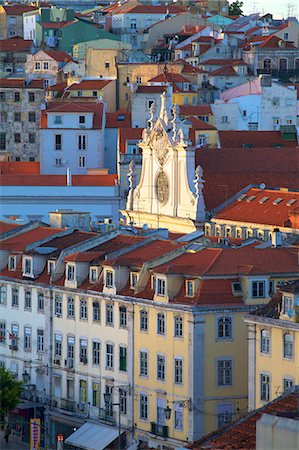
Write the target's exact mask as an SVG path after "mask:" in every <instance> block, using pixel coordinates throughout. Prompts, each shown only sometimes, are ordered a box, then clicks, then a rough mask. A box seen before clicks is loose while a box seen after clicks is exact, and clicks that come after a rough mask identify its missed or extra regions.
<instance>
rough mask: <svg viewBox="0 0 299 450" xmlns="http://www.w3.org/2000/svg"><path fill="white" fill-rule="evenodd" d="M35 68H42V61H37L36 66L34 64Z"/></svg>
mask: <svg viewBox="0 0 299 450" xmlns="http://www.w3.org/2000/svg"><path fill="white" fill-rule="evenodd" d="M34 68H35V70H40V68H41V64H40V61H35V66H34Z"/></svg>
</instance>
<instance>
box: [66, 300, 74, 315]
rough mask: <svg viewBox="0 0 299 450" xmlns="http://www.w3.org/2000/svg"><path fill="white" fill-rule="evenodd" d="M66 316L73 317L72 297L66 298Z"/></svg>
mask: <svg viewBox="0 0 299 450" xmlns="http://www.w3.org/2000/svg"><path fill="white" fill-rule="evenodd" d="M67 317H68V319H74V318H75V300H74V299H73V297H68V299H67Z"/></svg>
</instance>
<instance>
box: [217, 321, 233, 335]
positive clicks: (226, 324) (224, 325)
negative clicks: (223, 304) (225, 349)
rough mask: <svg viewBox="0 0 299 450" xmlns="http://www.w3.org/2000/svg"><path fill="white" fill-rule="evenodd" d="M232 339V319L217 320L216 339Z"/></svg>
mask: <svg viewBox="0 0 299 450" xmlns="http://www.w3.org/2000/svg"><path fill="white" fill-rule="evenodd" d="M231 338H232V319H231V317H220V318H219V319H218V320H217V339H231Z"/></svg>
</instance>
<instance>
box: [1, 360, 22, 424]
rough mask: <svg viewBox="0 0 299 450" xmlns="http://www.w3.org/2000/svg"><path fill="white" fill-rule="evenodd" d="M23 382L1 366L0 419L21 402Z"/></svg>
mask: <svg viewBox="0 0 299 450" xmlns="http://www.w3.org/2000/svg"><path fill="white" fill-rule="evenodd" d="M22 386H23V382H22V381H16V380H15V378H14V376H13V374H12V373H11V372H10V371H9V370H7V369H4V368H3V367H0V420H1V421H3V420H4V418H5V416H6V415H7V414H8V413H9V411H11V410H12V409H13V408H15V407H16V406H17V404H18V403H19V402H20V395H21V391H22Z"/></svg>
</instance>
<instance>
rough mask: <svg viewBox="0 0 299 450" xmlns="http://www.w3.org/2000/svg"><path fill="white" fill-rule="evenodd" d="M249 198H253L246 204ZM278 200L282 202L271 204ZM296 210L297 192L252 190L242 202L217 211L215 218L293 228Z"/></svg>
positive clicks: (297, 205)
mask: <svg viewBox="0 0 299 450" xmlns="http://www.w3.org/2000/svg"><path fill="white" fill-rule="evenodd" d="M298 187H299V186H298ZM251 196H253V197H254V198H253V199H252V200H251V201H250V202H248V201H247V199H249V198H250V197H251ZM278 198H279V199H282V200H281V201H280V202H279V203H278V204H275V203H274V204H273V202H274V201H275V200H276V199H278ZM298 208H299V191H297V192H292V191H289V192H284V191H282V190H269V189H257V188H253V189H250V190H249V191H247V192H246V197H245V198H244V199H243V200H241V201H239V200H235V201H234V202H232V203H231V204H230V205H228V206H226V207H225V208H223V209H221V210H220V211H218V212H217V214H216V215H215V218H216V219H225V220H232V221H238V222H251V223H260V224H267V225H273V226H278V227H279V226H283V227H292V226H294V227H295V224H293V223H292V212H293V211H294V209H296V210H298ZM298 229H299V224H298Z"/></svg>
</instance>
